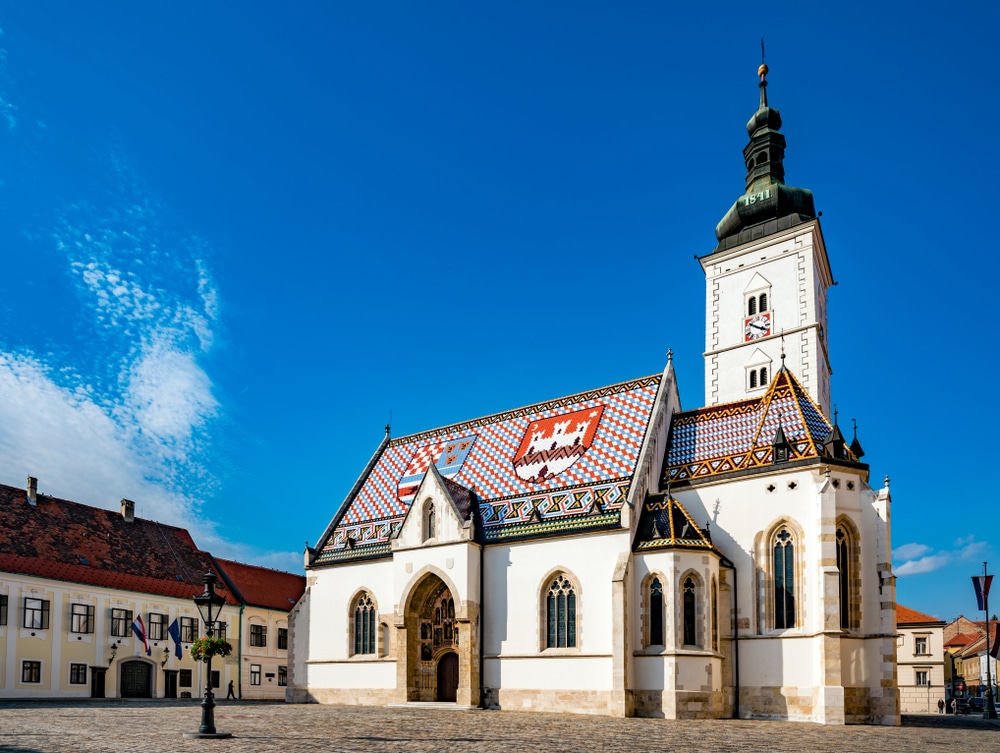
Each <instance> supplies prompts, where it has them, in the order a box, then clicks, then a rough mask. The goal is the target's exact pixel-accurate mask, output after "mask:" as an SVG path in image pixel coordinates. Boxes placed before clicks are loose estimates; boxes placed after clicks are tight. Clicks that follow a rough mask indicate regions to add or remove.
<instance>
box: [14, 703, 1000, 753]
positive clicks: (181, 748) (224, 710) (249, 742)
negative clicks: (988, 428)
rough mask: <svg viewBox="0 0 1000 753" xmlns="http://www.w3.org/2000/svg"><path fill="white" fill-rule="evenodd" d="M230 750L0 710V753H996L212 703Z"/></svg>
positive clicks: (934, 742)
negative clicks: (946, 752) (310, 751)
mask: <svg viewBox="0 0 1000 753" xmlns="http://www.w3.org/2000/svg"><path fill="white" fill-rule="evenodd" d="M215 720H216V727H217V728H218V729H219V731H223V732H232V733H233V738H232V739H230V740H191V739H187V738H184V737H183V733H184V732H192V731H195V730H197V728H198V725H199V724H200V721H201V707H200V706H199V705H198V702H197V701H74V702H56V701H52V702H46V701H5V702H0V751H3V753H133V752H134V753H152V752H155V751H171V752H173V751H177V752H178V753H187V752H189V751H190V752H192V753H193V752H195V751H198V752H199V753H250V752H251V751H253V753H272V752H273V753H279V751H280V753H287V751H289V750H302V749H314V750H317V751H332V752H335V753H339V752H340V751H344V752H345V753H347V752H350V753H367V752H368V751H371V752H372V753H376V752H377V753H385V752H386V751H400V752H401V753H411V752H412V753H441V752H442V751H448V752H454V753H487V752H491V751H514V753H542V752H543V751H544V753H554V752H556V751H581V752H582V753H605V752H607V753H610V752H611V751H616V752H617V751H651V752H653V751H655V752H659V751H670V752H671V753H674V752H677V753H700V752H701V751H704V752H705V753H729V752H730V751H731V752H732V753H737V752H739V753H746V752H748V751H749V752H753V751H767V753H782V752H783V751H795V752H798V751H809V752H810V753H814V752H815V753H825V752H826V751H829V752H830V753H847V752H850V751H859V752H871V753H912V752H913V751H943V750H970V751H993V750H1000V723H998V722H996V721H987V720H984V719H982V718H979V717H975V716H969V717H964V716H963V717H953V716H940V715H938V714H930V715H922V716H905V717H903V726H902V727H868V726H850V727H822V726H819V725H815V724H802V723H793V722H766V721H745V720H708V721H682V722H678V721H667V720H662V719H634V718H633V719H617V718H610V717H599V716H581V715H570V714H527V713H520V712H505V711H478V710H477V711H458V710H452V709H440V708H427V707H421V708H412V709H411V708H385V707H345V706H320V705H288V704H283V703H260V702H222V703H220V704H219V706H218V707H217V708H216V715H215Z"/></svg>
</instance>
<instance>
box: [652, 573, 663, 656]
mask: <svg viewBox="0 0 1000 753" xmlns="http://www.w3.org/2000/svg"><path fill="white" fill-rule="evenodd" d="M649 645H650V646H662V645H663V584H662V583H660V579H659V578H653V580H652V582H650V584H649Z"/></svg>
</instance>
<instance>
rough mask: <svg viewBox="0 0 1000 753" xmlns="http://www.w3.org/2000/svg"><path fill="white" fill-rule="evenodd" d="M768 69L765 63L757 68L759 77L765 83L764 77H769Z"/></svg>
mask: <svg viewBox="0 0 1000 753" xmlns="http://www.w3.org/2000/svg"><path fill="white" fill-rule="evenodd" d="M767 71H768V67H767V65H765V64H764V63H761V64H760V66H759V67H758V68H757V75H758V76H760V80H761V81H763V80H764V77H765V76H767Z"/></svg>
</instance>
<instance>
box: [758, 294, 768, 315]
mask: <svg viewBox="0 0 1000 753" xmlns="http://www.w3.org/2000/svg"><path fill="white" fill-rule="evenodd" d="M758 303H759V305H760V310H761V311H767V293H761V294H760V300H759V302H758Z"/></svg>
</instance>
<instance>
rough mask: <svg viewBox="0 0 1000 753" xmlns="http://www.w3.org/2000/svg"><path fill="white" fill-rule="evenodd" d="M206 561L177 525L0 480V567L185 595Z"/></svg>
mask: <svg viewBox="0 0 1000 753" xmlns="http://www.w3.org/2000/svg"><path fill="white" fill-rule="evenodd" d="M212 568H213V565H212V559H211V557H210V556H209V554H208V553H207V552H202V551H200V550H199V549H198V547H197V546H195V543H194V540H193V539H192V538H191V534H189V533H188V532H187V531H186V530H185V529H183V528H177V527H175V526H170V525H165V524H162V523H157V522H156V521H152V520H144V519H143V518H134V519H133V520H132V522H128V521H126V520H125V518H124V517H123V516H122V515H121V514H120V513H117V512H112V511H110V510H104V509H101V508H98V507H90V506H88V505H81V504H78V503H76V502H71V501H69V500H65V499H58V498H56V497H49V496H47V495H44V494H38V495H37V497H36V504H35V505H31V504H29V502H28V498H27V494H26V492H25V490H24V489H18V488H15V487H11V486H7V485H5V484H0V571H5V572H10V573H20V574H23V575H31V576H35V577H39V578H51V579H54V580H61V581H67V582H71V583H80V584H85V585H91V586H100V587H104V588H115V589H121V590H125V591H135V592H138V593H147V594H157V595H160V596H175V597H179V598H184V599H188V598H191V597H192V596H194V595H195V594H198V593H201V592H202V590H203V588H204V586H203V583H202V577H203V575H204V574H205V572H206V571H207V570H210V569H212ZM218 585H219V588H217V590H218V592H219V593H220V594H223V595H224V596H225V597H226V602H227V603H229V604H238V603H239V602H238V601H237V599H236V597H235V595H234V594H233V593H232V591H230V590H229V589H228V588H226V587H225V586H224V584H222V583H219V584H218Z"/></svg>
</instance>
